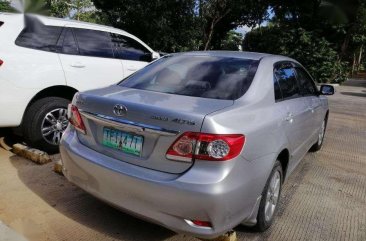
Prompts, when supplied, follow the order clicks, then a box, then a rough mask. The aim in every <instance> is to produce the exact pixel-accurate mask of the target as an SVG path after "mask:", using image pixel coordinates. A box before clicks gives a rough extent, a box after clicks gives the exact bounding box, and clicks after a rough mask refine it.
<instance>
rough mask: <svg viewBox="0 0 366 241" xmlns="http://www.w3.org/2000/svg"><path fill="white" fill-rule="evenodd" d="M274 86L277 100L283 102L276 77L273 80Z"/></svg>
mask: <svg viewBox="0 0 366 241" xmlns="http://www.w3.org/2000/svg"><path fill="white" fill-rule="evenodd" d="M273 84H274V92H275V100H281V99H282V93H281V89H280V85H279V83H278V81H277V79H276V77H274V78H273Z"/></svg>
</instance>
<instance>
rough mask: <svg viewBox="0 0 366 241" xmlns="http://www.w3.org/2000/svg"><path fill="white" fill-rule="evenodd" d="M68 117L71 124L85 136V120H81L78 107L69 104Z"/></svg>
mask: <svg viewBox="0 0 366 241" xmlns="http://www.w3.org/2000/svg"><path fill="white" fill-rule="evenodd" d="M68 117H69V121H70V124H71V125H73V126H74V127H75V129H76V130H78V131H80V132H81V133H83V134H86V129H85V125H84V122H83V119H82V118H81V115H80V112H79V109H78V108H77V107H76V106H74V105H72V104H69V108H68Z"/></svg>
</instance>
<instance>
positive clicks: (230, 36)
mask: <svg viewBox="0 0 366 241" xmlns="http://www.w3.org/2000/svg"><path fill="white" fill-rule="evenodd" d="M242 41H243V35H242V34H241V33H237V32H235V31H233V30H231V31H229V32H228V33H227V35H226V38H225V39H223V40H222V42H221V46H220V49H222V50H232V51H238V50H239V49H240V47H241V44H242Z"/></svg>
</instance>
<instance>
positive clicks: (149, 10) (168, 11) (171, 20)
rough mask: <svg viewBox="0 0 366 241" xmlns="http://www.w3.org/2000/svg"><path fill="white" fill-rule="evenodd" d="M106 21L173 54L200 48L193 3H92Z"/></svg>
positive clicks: (132, 0)
mask: <svg viewBox="0 0 366 241" xmlns="http://www.w3.org/2000/svg"><path fill="white" fill-rule="evenodd" d="M94 4H95V6H96V7H97V8H98V9H100V10H101V11H103V12H104V13H105V14H106V16H107V18H108V20H109V22H110V23H111V24H112V25H113V26H115V27H117V28H120V29H123V30H126V31H127V32H130V33H132V34H134V35H136V36H137V37H139V38H141V39H142V40H143V41H145V42H146V43H147V44H149V45H150V46H151V47H152V48H153V49H155V50H159V51H164V52H176V51H185V50H193V49H197V46H199V45H201V40H200V37H199V35H200V31H199V25H198V21H197V19H196V18H195V16H196V13H195V5H196V0H180V1H176V0H155V1H135V0H119V1H110V0H94Z"/></svg>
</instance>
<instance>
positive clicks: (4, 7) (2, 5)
mask: <svg viewBox="0 0 366 241" xmlns="http://www.w3.org/2000/svg"><path fill="white" fill-rule="evenodd" d="M13 11H14V9H13V8H12V7H11V5H10V2H9V1H7V0H0V12H13Z"/></svg>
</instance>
